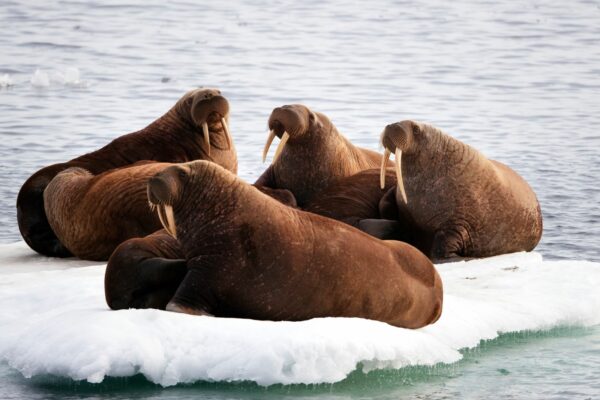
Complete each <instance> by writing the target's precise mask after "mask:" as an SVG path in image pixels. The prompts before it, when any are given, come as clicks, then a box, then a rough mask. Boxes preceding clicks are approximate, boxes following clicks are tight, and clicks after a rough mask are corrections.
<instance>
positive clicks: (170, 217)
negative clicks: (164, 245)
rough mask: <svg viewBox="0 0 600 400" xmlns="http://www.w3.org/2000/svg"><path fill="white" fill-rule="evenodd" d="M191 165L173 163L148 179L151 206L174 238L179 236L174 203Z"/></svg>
mask: <svg viewBox="0 0 600 400" xmlns="http://www.w3.org/2000/svg"><path fill="white" fill-rule="evenodd" d="M190 172H191V170H190V167H189V166H188V165H187V164H179V165H173V166H171V167H168V168H165V169H164V170H162V171H161V172H159V173H158V174H156V175H154V176H153V177H152V178H150V180H149V181H148V188H147V193H148V202H149V203H150V208H151V209H154V208H156V212H157V214H158V218H159V219H160V223H161V224H162V226H163V227H164V228H165V230H166V231H167V232H168V233H169V234H170V235H171V236H173V237H174V238H177V226H176V224H175V215H174V214H173V203H174V202H175V201H177V198H178V196H179V193H180V192H181V188H182V184H183V183H184V182H185V180H186V179H187V177H188V176H189V173H190Z"/></svg>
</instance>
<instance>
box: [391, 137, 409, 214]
mask: <svg viewBox="0 0 600 400" xmlns="http://www.w3.org/2000/svg"><path fill="white" fill-rule="evenodd" d="M395 154H396V159H395V160H394V162H395V163H396V179H397V180H398V183H397V185H398V189H399V190H400V195H402V200H404V204H408V200H407V199H406V190H404V181H403V180H402V150H400V149H399V148H396V153H395Z"/></svg>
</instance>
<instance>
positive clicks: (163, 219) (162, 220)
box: [156, 204, 171, 233]
mask: <svg viewBox="0 0 600 400" xmlns="http://www.w3.org/2000/svg"><path fill="white" fill-rule="evenodd" d="M156 213H157V214H158V219H159V220H160V223H161V225H162V226H163V228H165V229H166V231H167V232H169V233H171V232H170V231H169V226H168V225H167V224H166V222H165V218H164V217H163V213H162V205H161V204H159V205H158V206H157V207H156Z"/></svg>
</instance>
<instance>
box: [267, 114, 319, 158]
mask: <svg viewBox="0 0 600 400" xmlns="http://www.w3.org/2000/svg"><path fill="white" fill-rule="evenodd" d="M313 119H314V114H313V113H312V112H311V111H310V110H309V109H308V107H306V106H303V105H302V104H291V105H285V106H281V107H277V108H275V109H274V110H273V111H272V112H271V116H270V117H269V137H268V138H267V143H265V147H264V149H263V162H265V160H266V158H267V153H268V152H269V148H270V147H271V143H273V139H275V136H277V137H279V138H280V139H281V141H280V142H279V145H278V146H277V149H276V150H275V155H274V156H273V163H274V162H275V161H277V158H279V155H280V154H281V151H282V150H283V148H284V147H285V145H286V143H287V141H288V140H289V139H290V137H291V138H294V137H298V136H300V135H302V134H304V133H305V132H306V131H308V129H309V127H310V123H311V121H312V120H313Z"/></svg>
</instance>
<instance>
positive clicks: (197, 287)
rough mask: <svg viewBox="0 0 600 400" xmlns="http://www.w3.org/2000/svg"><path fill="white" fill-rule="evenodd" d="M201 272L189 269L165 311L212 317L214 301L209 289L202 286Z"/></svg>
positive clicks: (206, 286)
mask: <svg viewBox="0 0 600 400" xmlns="http://www.w3.org/2000/svg"><path fill="white" fill-rule="evenodd" d="M202 275H203V274H202V271H200V270H199V269H198V268H191V269H190V270H189V271H188V273H187V274H186V275H185V278H184V279H183V281H182V282H181V284H180V285H179V288H178V289H177V292H175V295H174V296H173V298H172V299H171V300H170V301H169V303H168V304H167V307H166V310H167V311H172V312H178V313H184V314H191V315H204V316H209V317H212V316H213V315H214V312H213V308H214V300H213V296H212V294H211V293H210V287H209V286H208V285H206V284H204V277H203V276H202Z"/></svg>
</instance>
